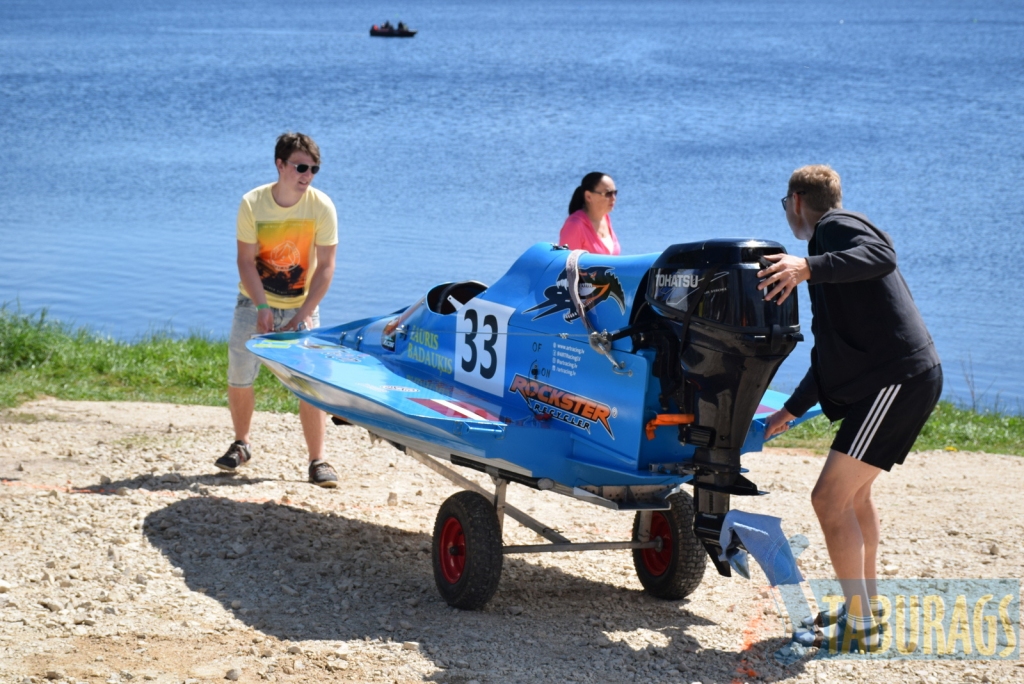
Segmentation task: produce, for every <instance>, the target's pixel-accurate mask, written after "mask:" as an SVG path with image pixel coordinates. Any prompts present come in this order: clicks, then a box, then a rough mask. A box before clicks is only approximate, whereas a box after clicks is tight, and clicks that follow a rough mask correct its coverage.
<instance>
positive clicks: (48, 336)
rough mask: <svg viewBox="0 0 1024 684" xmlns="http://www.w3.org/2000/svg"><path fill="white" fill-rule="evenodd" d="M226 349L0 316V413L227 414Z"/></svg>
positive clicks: (819, 437)
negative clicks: (60, 407)
mask: <svg viewBox="0 0 1024 684" xmlns="http://www.w3.org/2000/svg"><path fill="white" fill-rule="evenodd" d="M227 357H228V348H227V342H224V341H220V340H211V339H209V338H206V337H203V336H199V335H192V336H190V337H187V338H180V339H179V338H174V337H171V336H169V335H164V334H151V335H148V336H146V337H143V338H141V339H139V340H137V341H135V342H132V343H126V342H119V341H117V340H112V339H110V338H107V337H102V336H99V335H96V334H94V333H92V332H89V331H88V330H86V329H84V328H78V329H73V328H72V327H70V326H68V325H65V324H63V323H60V322H57V321H52V320H49V319H48V318H47V317H46V312H45V311H43V312H40V313H38V314H35V315H26V314H22V313H21V312H18V311H10V310H8V309H7V308H6V307H0V407H11V406H17V405H18V404H21V403H22V402H25V401H29V400H32V399H35V398H38V397H40V396H51V397H57V398H58V399H73V400H81V399H88V400H97V401H155V402H164V403H174V404H203V405H209V406H226V405H227ZM256 407H257V408H258V409H259V410H261V411H277V412H292V413H294V412H295V411H296V410H297V409H298V401H297V400H296V399H295V398H294V396H293V395H292V394H291V393H290V392H288V391H287V390H286V389H285V388H284V387H283V386H282V385H281V383H280V382H278V381H277V379H276V378H274V376H273V375H271V374H270V373H269V372H267V371H266V370H264V371H263V372H261V373H260V375H259V378H257V380H256ZM834 434H835V427H833V426H830V425H829V422H828V420H827V419H826V418H824V417H818V418H814V419H813V420H809V421H807V422H805V423H803V424H801V425H799V426H797V427H796V428H793V429H792V430H790V431H789V432H788V433H786V434H785V435H782V436H781V437H778V438H776V439H775V440H773V441H772V442H771V445H772V446H777V447H790V448H793V447H796V448H805V449H812V450H814V451H817V452H820V453H825V452H827V451H828V447H829V444H830V443H831V441H832V437H833V435H834ZM914 448H915V449H950V450H953V449H956V450H960V451H987V452H990V453H999V454H1016V455H1018V456H1024V416H1019V415H1007V414H1003V413H1000V412H985V411H982V412H978V411H973V410H970V409H966V408H960V407H957V406H955V405H953V404H951V403H949V402H942V403H940V404H939V407H938V408H937V409H936V410H935V412H934V413H933V414H932V416H931V418H930V419H929V420H928V423H927V425H925V428H924V430H923V431H922V432H921V436H920V437H919V438H918V440H917V443H916V444H915V445H914Z"/></svg>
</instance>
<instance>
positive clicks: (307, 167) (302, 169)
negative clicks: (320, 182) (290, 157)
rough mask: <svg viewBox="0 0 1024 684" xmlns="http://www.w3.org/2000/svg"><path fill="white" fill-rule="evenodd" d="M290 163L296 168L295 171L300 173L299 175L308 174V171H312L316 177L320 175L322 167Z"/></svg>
mask: <svg viewBox="0 0 1024 684" xmlns="http://www.w3.org/2000/svg"><path fill="white" fill-rule="evenodd" d="M288 163H289V164H291V165H292V166H294V167H295V170H296V171H298V172H299V173H306V172H307V171H311V172H312V173H313V175H314V176H315V175H316V174H318V173H320V167H319V166H317V165H316V164H314V165H313V166H310V165H309V164H296V163H295V162H288Z"/></svg>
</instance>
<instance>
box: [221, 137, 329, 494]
mask: <svg viewBox="0 0 1024 684" xmlns="http://www.w3.org/2000/svg"><path fill="white" fill-rule="evenodd" d="M274 164H275V165H276V166H277V182H276V183H268V184H267V185H261V186H260V187H258V188H256V189H255V190H252V191H250V192H249V193H247V194H246V195H245V196H244V197H242V204H241V206H240V207H239V208H238V222H237V228H236V238H237V249H238V258H237V263H238V275H239V277H240V279H241V282H239V284H238V290H239V295H238V301H237V303H236V305H235V316H234V321H233V322H232V325H231V337H230V339H229V341H228V408H230V410H231V422H232V424H233V426H234V430H235V441H234V442H232V444H231V446H230V447H228V450H227V453H225V454H224V455H223V456H221V457H220V458H218V459H217V461H216V463H215V465H216V466H217V467H218V468H220V469H221V470H226V471H229V472H234V471H235V470H237V469H238V468H239V467H240V466H242V465H245V464H246V463H247V462H248V461H249V460H250V459H251V458H252V451H251V447H250V444H249V428H250V424H251V423H252V414H253V410H254V408H255V405H256V403H255V402H256V399H255V394H254V392H253V387H252V386H253V382H255V380H256V375H257V374H258V373H259V370H260V362H259V359H258V358H256V356H255V355H254V354H252V352H250V351H249V350H248V349H246V348H245V343H246V341H248V340H249V338H250V337H251V336H252V335H254V334H257V333H268V332H272V331H274V330H282V331H284V330H302V329H304V328H315V327H318V326H319V325H320V310H319V304H320V301H321V300H322V299H323V298H324V295H326V294H327V290H328V289H329V288H330V286H331V280H332V278H333V277H334V259H335V252H336V251H337V248H338V247H337V245H338V215H337V212H336V211H335V209H334V203H333V202H331V199H330V198H329V197H328V196H327V195H326V194H324V193H322V192H320V191H319V190H316V189H314V188H313V187H312V184H313V176H314V175H316V173H317V172H318V171H319V170H320V148H319V147H317V144H316V143H315V142H313V139H312V138H310V137H309V136H307V135H303V134H302V133H285V134H283V135H282V136H280V137H279V138H278V139H277V146H276V147H275V149H274ZM326 419H327V416H326V415H325V414H324V412H323V411H321V410H320V409H318V408H316V407H315V406H313V405H311V404H307V403H306V402H304V401H300V402H299V420H300V422H301V423H302V432H303V435H304V436H305V438H306V446H307V447H308V449H309V481H310V482H312V483H313V484H315V485H319V486H321V487H336V486H337V485H338V476H337V474H336V473H335V472H334V468H332V467H331V466H330V464H328V463H327V462H326V461H324V460H323V451H324V436H325V432H326V427H327V423H326Z"/></svg>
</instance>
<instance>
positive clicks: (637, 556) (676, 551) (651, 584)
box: [633, 492, 707, 601]
mask: <svg viewBox="0 0 1024 684" xmlns="http://www.w3.org/2000/svg"><path fill="white" fill-rule="evenodd" d="M668 500H669V502H670V503H671V504H672V507H671V508H670V509H669V510H667V511H654V512H653V517H652V519H651V539H655V538H656V537H661V538H662V542H663V546H662V550H661V551H655V550H654V549H634V550H633V566H634V567H635V568H636V575H637V577H638V578H639V579H640V584H642V585H643V586H644V589H645V590H646V591H647V593H649V594H651V595H653V596H656V597H658V598H660V599H665V600H668V601H678V600H679V599H681V598H685V597H686V596H688V595H690V594H691V593H692V592H693V591H694V590H695V589H696V588H697V587H698V586H700V582H701V580H702V579H703V578H704V568H705V567H706V565H707V554H706V553H705V552H704V546H703V545H702V544H701V543H700V540H699V539H697V536H696V535H695V534H694V533H693V497H691V496H690V495H689V494H687V493H686V492H676V493H675V494H673V495H672V496H670V497H669V499H668ZM639 537H640V512H639V511H638V512H637V514H636V518H635V519H634V520H633V541H638V540H639Z"/></svg>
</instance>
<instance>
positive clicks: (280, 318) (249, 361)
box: [228, 294, 320, 387]
mask: <svg viewBox="0 0 1024 684" xmlns="http://www.w3.org/2000/svg"><path fill="white" fill-rule="evenodd" d="M270 310H271V312H273V314H274V330H277V329H278V328H280V327H281V326H283V325H285V324H286V323H288V321H290V320H292V318H293V317H294V316H295V314H296V313H297V312H298V309H275V308H274V307H270ZM256 314H257V311H256V305H255V304H253V303H252V300H251V299H249V298H248V297H246V296H245V295H242V294H240V295H238V303H237V304H235V318H234V320H233V321H232V322H231V337H229V338H228V387H252V383H254V382H256V375H257V374H258V373H259V372H260V360H259V359H258V358H257V357H256V355H255V354H253V353H252V352H251V351H249V350H248V349H246V348H245V343H246V342H248V341H249V338H251V337H252V336H253V335H255V334H256ZM311 318H312V319H313V327H314V328H318V327H320V307H319V306H318V307H317V308H316V309H314V310H313V315H312V316H311ZM300 329H301V328H300Z"/></svg>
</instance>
